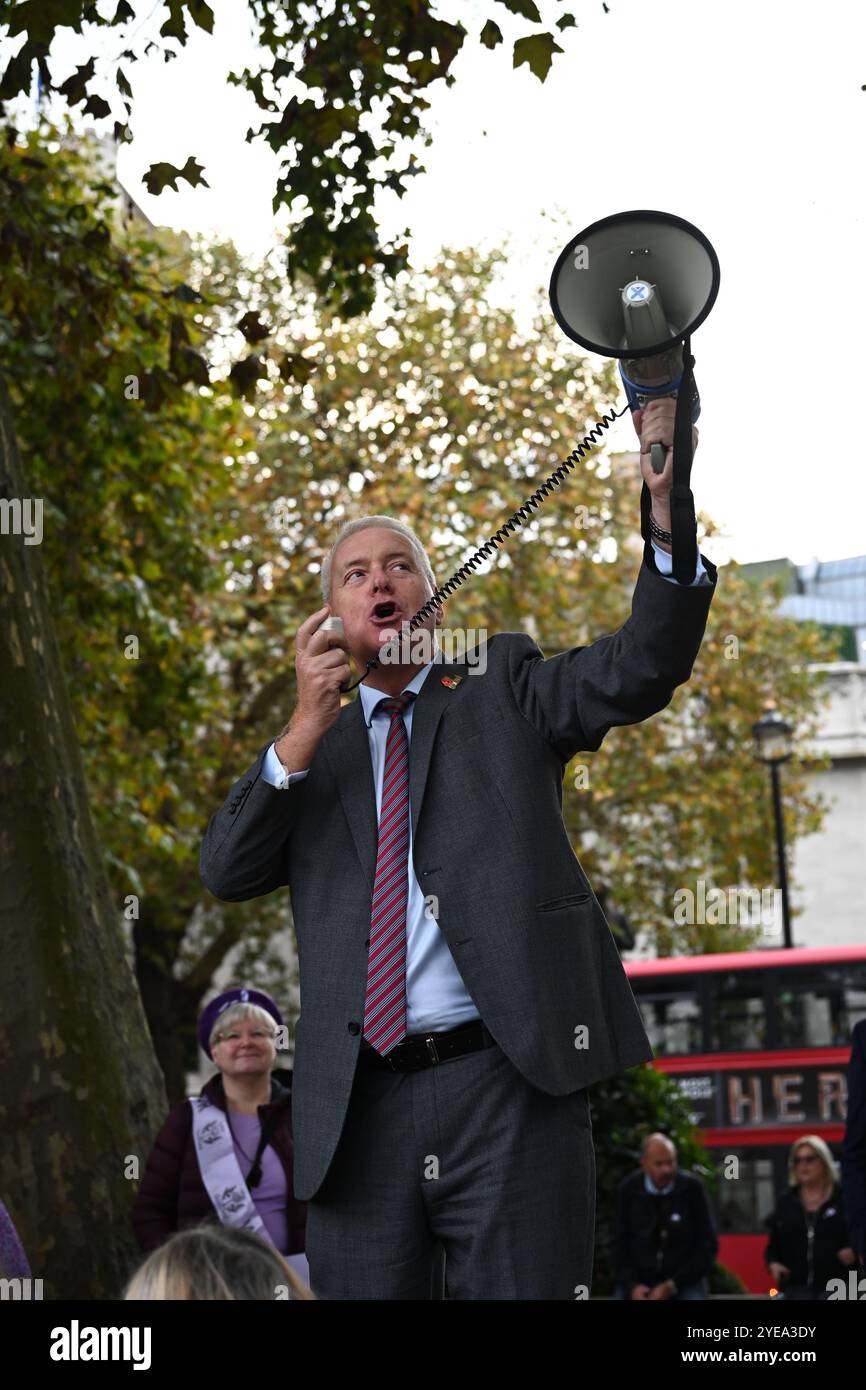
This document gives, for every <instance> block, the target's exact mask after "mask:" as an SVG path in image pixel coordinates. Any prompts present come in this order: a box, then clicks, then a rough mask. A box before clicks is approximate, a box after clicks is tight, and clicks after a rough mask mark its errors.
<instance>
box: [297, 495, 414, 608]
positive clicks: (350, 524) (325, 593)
mask: <svg viewBox="0 0 866 1390" xmlns="http://www.w3.org/2000/svg"><path fill="white" fill-rule="evenodd" d="M370 526H386V527H387V528H388V529H389V530H390V531H396V532H397V534H398V535H400V536H402V537H403V539H404V540H405V541H406V542H408V545H409V548H410V549H411V551H412V554H413V555H414V556H415V561H416V563H417V565H418V567H419V569H420V570H421V573H422V574H423V576H424V578H425V580H426V581H427V584H428V586H429V588H430V592H431V593H435V592H436V580H435V579H434V578H433V570H432V567H431V565H430V561H429V559H428V558H427V551H426V550H425V549H424V547H423V545H422V544H421V542H420V541H419V539H418V537H417V536H416V535H415V532H414V531H413V530H412V527H411V526H407V525H406V524H405V522H402V521H397V520H396V519H395V518H394V517H393V516H358V517H355V519H354V521H347V522H346V524H345V525H344V526H342V527H341V528H340V530H339V532H338V533H337V538H336V540H335V541H334V544H333V545H332V546H331V549H330V550H329V551H328V553H327V555H326V556H325V559H324V561H323V563H322V576H321V577H322V598H323V599H324V601H325V603H330V602H331V566H332V565H333V562H334V555H335V553H336V550H337V546H338V545H339V544H340V542H341V541H344V540H345V539H346V537H347V536H352V535H354V533H355V532H356V531H366V530H367V529H368V527H370Z"/></svg>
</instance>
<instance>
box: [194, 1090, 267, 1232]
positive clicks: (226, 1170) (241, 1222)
mask: <svg viewBox="0 0 866 1390" xmlns="http://www.w3.org/2000/svg"><path fill="white" fill-rule="evenodd" d="M188 1100H189V1103H190V1105H191V1106H192V1132H193V1138H194V1140H195V1151H196V1154H197V1155H198V1166H199V1168H200V1169H201V1176H202V1182H203V1183H204V1185H205V1188H206V1189H207V1194H208V1196H209V1197H210V1199H211V1202H212V1204H213V1208H214V1211H215V1212H216V1214H217V1216H218V1217H219V1219H220V1221H221V1222H222V1224H223V1225H224V1226H239V1227H242V1228H243V1229H244V1230H246V1231H255V1233H256V1235H258V1236H261V1237H262V1239H263V1240H266V1241H268V1243H269V1244H270V1245H273V1243H274V1242H273V1240H272V1239H271V1237H270V1235H269V1234H268V1228H267V1226H266V1225H265V1223H264V1221H263V1220H262V1218H261V1217H260V1216H259V1213H258V1211H257V1210H256V1204H255V1202H254V1201H253V1199H252V1196H251V1195H250V1190H249V1188H248V1187H247V1185H246V1182H245V1180H244V1176H243V1174H242V1173H241V1168H240V1164H239V1163H238V1160H237V1156H236V1154H235V1147H234V1142H233V1140H232V1134H231V1130H230V1129H229V1125H228V1120H227V1119H226V1116H225V1113H224V1112H223V1111H222V1110H220V1108H219V1106H217V1105H213V1104H212V1103H211V1101H209V1100H208V1098H207V1096H189V1097H188Z"/></svg>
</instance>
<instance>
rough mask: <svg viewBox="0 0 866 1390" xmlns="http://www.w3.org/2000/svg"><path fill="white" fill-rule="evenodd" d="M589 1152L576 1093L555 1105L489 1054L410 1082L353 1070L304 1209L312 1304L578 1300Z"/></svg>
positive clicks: (587, 1227) (587, 1277)
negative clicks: (326, 1160)
mask: <svg viewBox="0 0 866 1390" xmlns="http://www.w3.org/2000/svg"><path fill="white" fill-rule="evenodd" d="M594 1224H595V1152H594V1149H593V1143H592V1123H591V1119H590V1114H589V1103H588V1099H587V1094H586V1091H585V1090H578V1091H573V1092H571V1093H570V1094H569V1095H564V1096H551V1095H548V1094H547V1093H546V1092H544V1091H540V1090H538V1089H537V1088H536V1087H534V1086H532V1085H531V1084H530V1083H529V1082H528V1081H527V1080H526V1079H525V1078H524V1077H523V1076H522V1075H521V1073H520V1072H519V1071H518V1070H517V1069H516V1067H514V1066H513V1064H512V1063H511V1062H510V1061H509V1060H508V1058H507V1057H506V1055H505V1053H504V1052H503V1051H502V1049H501V1048H500V1047H499V1046H498V1045H496V1044H493V1045H492V1046H489V1047H485V1048H482V1049H480V1050H479V1051H477V1052H471V1053H468V1054H467V1055H465V1056H463V1057H456V1058H453V1059H452V1060H450V1061H447V1062H442V1063H439V1064H438V1065H434V1066H430V1067H426V1068H424V1069H423V1070H421V1071H416V1072H402V1073H397V1072H392V1071H389V1070H384V1069H383V1070H379V1069H370V1068H367V1067H364V1066H362V1065H361V1064H360V1063H359V1066H358V1068H357V1070H356V1072H355V1077H354V1081H353V1085H352V1093H351V1097H350V1100H349V1109H348V1113H347V1116H346V1121H345V1124H344V1126H343V1131H342V1134H341V1136H340V1140H339V1143H338V1146H337V1150H336V1153H335V1156H334V1159H333V1162H332V1164H331V1167H330V1169H329V1171H328V1174H327V1176H326V1178H325V1181H324V1183H323V1184H322V1186H321V1187H320V1188H319V1191H318V1192H317V1193H316V1195H315V1197H313V1198H312V1199H311V1200H310V1202H309V1204H308V1208H307V1258H308V1260H309V1264H310V1282H311V1287H312V1290H313V1293H314V1294H315V1295H316V1296H317V1297H318V1298H321V1299H403V1298H408V1299H429V1298H430V1296H431V1292H430V1291H431V1272H432V1271H433V1260H434V1254H435V1252H436V1251H437V1249H438V1247H439V1245H441V1246H442V1247H444V1250H445V1257H446V1278H447V1296H448V1298H450V1299H575V1298H579V1297H583V1298H585V1297H587V1296H588V1291H589V1288H590V1284H591V1279H592V1254H593V1236H594Z"/></svg>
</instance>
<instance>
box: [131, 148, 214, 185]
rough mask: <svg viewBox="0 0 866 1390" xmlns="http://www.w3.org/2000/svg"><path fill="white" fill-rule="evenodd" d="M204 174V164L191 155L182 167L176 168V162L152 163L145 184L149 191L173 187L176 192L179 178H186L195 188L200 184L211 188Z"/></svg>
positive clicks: (145, 177)
mask: <svg viewBox="0 0 866 1390" xmlns="http://www.w3.org/2000/svg"><path fill="white" fill-rule="evenodd" d="M203 174H204V165H203V164H198V163H196V161H195V159H194V158H193V156H192V155H190V157H189V159H188V160H187V161H186V164H185V165H184V166H183V168H182V169H178V168H176V167H175V165H174V164H151V166H150V168H149V169H148V171H147V173H146V174H145V176H144V186H145V188H146V189H147V191H148V193H154V194H156V193H161V192H162V190H163V189H164V188H171V189H173V190H174V192H175V193H176V192H177V191H178V190H177V180H178V179H185V180H186V182H187V183H188V184H191V185H192V187H193V188H195V187H196V186H197V185H199V184H200V185H201V186H202V187H203V188H210V184H209V183H208V181H207V179H205V178H204V177H203Z"/></svg>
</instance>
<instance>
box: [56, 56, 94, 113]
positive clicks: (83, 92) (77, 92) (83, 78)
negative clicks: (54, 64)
mask: <svg viewBox="0 0 866 1390" xmlns="http://www.w3.org/2000/svg"><path fill="white" fill-rule="evenodd" d="M95 66H96V59H95V58H91V59H90V62H89V63H85V64H84V65H83V67H80V68H76V69H75V71H74V73H73V74H72V76H71V77H67V79H66V81H65V82H62V83H61V84H60V86H59V87H58V88H57V91H58V92H59V93H60V95H61V96H62V97H65V98H66V100H67V101H68V102H69V105H70V106H77V105H78V104H79V102H81V101H83V100H84V98H85V97H86V96H87V84H88V82H89V81H90V80H91V78H92V77H93V74H94V70H95Z"/></svg>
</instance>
